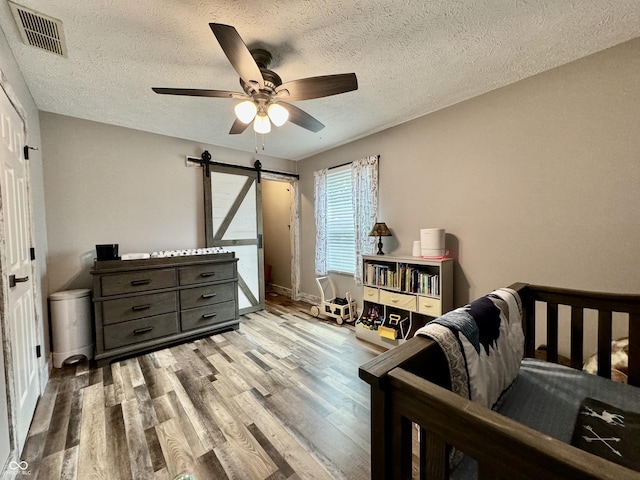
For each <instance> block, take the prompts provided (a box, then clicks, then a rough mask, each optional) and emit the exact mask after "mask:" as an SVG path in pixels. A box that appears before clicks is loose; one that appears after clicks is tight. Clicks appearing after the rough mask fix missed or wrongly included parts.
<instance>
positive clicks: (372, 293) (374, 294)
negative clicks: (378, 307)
mask: <svg viewBox="0 0 640 480" xmlns="http://www.w3.org/2000/svg"><path fill="white" fill-rule="evenodd" d="M379 292H380V291H379V290H378V289H377V288H371V287H364V292H363V294H362V299H363V300H364V301H365V302H375V303H378V300H379V299H380V293H379Z"/></svg>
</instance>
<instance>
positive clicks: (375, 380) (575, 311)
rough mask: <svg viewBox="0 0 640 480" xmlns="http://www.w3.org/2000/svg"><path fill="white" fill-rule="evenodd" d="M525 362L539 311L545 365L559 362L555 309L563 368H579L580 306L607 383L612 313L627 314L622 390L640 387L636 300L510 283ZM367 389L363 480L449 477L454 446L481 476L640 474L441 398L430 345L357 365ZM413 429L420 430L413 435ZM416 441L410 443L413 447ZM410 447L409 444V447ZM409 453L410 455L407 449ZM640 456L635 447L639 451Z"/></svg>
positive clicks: (639, 307)
mask: <svg viewBox="0 0 640 480" xmlns="http://www.w3.org/2000/svg"><path fill="white" fill-rule="evenodd" d="M510 288H512V289H514V290H516V291H517V292H518V293H519V295H520V297H521V299H522V305H523V328H524V332H525V357H534V356H535V349H536V345H535V330H536V322H535V321H534V319H535V311H536V305H538V308H540V307H541V306H542V308H544V306H543V305H541V303H540V302H543V304H546V317H547V318H546V322H547V325H546V326H547V342H546V344H547V352H546V357H547V358H546V359H547V361H549V362H554V363H558V358H559V355H558V330H559V325H558V324H559V321H562V320H563V319H564V316H559V315H558V310H559V306H560V305H567V306H569V307H571V314H570V319H569V320H568V321H569V322H570V332H571V333H570V337H571V353H570V365H571V366H572V367H573V368H577V369H581V368H582V364H583V337H584V324H585V321H584V309H593V310H597V312H598V322H597V323H598V337H597V338H598V340H597V344H598V375H600V376H602V377H605V378H611V341H612V312H623V313H627V314H628V321H629V369H628V383H629V384H631V385H634V386H636V387H640V295H623V294H606V293H594V292H585V291H577V290H569V289H561V288H552V287H545V286H537V285H529V284H523V283H517V284H514V285H512V286H511V287H510ZM359 374H360V378H361V379H363V380H364V381H366V382H367V383H369V384H370V386H371V478H372V479H374V480H377V479H409V478H420V479H423V478H426V479H437V480H440V479H446V478H449V451H450V448H451V447H452V446H453V447H455V448H456V449H458V450H460V451H462V452H464V453H465V454H468V455H470V456H471V457H473V458H474V459H475V460H476V461H477V463H478V478H480V479H510V480H511V479H518V478H527V479H530V478H539V479H558V480H560V479H562V480H566V479H612V480H613V479H616V480H620V479H631V478H635V479H638V478H640V473H637V472H634V471H632V470H630V469H628V468H625V467H622V466H620V465H617V464H615V463H612V462H610V461H608V460H605V459H603V458H600V457H597V456H595V455H592V454H590V453H587V452H585V451H582V450H580V449H577V448H575V447H572V446H571V445H569V444H566V443H563V442H561V441H559V440H556V439H554V438H552V437H550V436H548V435H544V434H541V433H539V432H537V431H536V430H533V429H531V428H529V427H527V426H525V425H522V424H520V423H518V422H515V421H513V420H511V419H509V418H507V417H505V416H503V415H500V414H499V413H497V412H494V411H492V410H490V409H487V408H485V407H483V406H481V405H479V404H476V403H474V402H472V401H470V400H468V399H465V398H463V397H460V396H458V395H456V394H454V393H452V392H451V391H450V383H451V380H450V378H449V368H448V366H447V360H446V358H445V356H444V354H443V352H442V350H441V349H440V347H439V346H438V344H437V343H435V342H434V341H432V340H430V339H427V338H425V337H414V338H412V339H410V340H409V341H407V342H406V343H404V344H402V345H400V346H398V347H396V348H394V349H392V350H389V351H387V352H385V353H383V354H381V355H380V356H378V357H377V358H375V359H373V360H371V361H369V362H368V363H366V364H364V365H363V366H361V367H360V371H359ZM414 424H417V425H418V426H419V430H418V431H419V435H416V434H415V432H416V428H415V426H414ZM415 437H418V438H419V440H418V441H417V442H416V440H415ZM416 443H417V444H418V446H417V447H416ZM416 450H417V451H416ZM639 451H640V447H639Z"/></svg>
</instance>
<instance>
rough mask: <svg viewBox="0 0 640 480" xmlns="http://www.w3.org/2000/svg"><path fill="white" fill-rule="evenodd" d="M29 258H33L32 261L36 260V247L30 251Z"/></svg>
mask: <svg viewBox="0 0 640 480" xmlns="http://www.w3.org/2000/svg"><path fill="white" fill-rule="evenodd" d="M29 257H30V258H31V260H35V259H36V249H35V248H34V247H31V248H30V249H29Z"/></svg>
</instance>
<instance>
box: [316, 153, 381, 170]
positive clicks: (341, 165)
mask: <svg viewBox="0 0 640 480" xmlns="http://www.w3.org/2000/svg"><path fill="white" fill-rule="evenodd" d="M376 157H378V160H380V155H376ZM352 163H353V162H346V163H341V164H340V165H334V166H333V167H329V168H327V170H333V169H334V168H340V167H344V166H346V165H351V164H352Z"/></svg>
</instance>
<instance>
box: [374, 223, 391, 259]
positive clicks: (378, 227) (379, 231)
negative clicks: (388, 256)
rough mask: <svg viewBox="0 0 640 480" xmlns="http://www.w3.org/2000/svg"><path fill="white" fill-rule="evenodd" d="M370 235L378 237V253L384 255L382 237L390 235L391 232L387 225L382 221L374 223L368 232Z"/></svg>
mask: <svg viewBox="0 0 640 480" xmlns="http://www.w3.org/2000/svg"><path fill="white" fill-rule="evenodd" d="M369 236H370V237H378V255H384V252H383V251H382V237H390V236H391V232H390V231H389V227H387V225H386V224H385V223H383V222H380V223H376V224H375V225H374V226H373V228H372V229H371V232H370V233H369Z"/></svg>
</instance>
